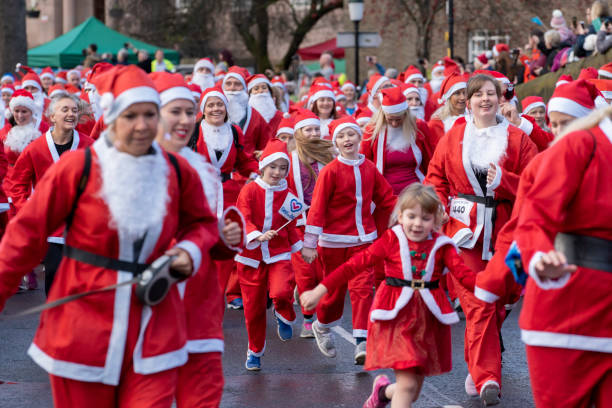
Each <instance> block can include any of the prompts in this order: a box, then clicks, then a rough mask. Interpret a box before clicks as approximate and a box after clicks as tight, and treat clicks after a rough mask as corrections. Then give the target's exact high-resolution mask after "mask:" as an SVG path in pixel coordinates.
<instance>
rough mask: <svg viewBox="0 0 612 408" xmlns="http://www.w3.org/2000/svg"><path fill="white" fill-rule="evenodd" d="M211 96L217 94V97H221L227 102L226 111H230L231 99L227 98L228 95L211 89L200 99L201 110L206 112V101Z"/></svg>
mask: <svg viewBox="0 0 612 408" xmlns="http://www.w3.org/2000/svg"><path fill="white" fill-rule="evenodd" d="M211 96H216V97H217V98H219V99H221V101H223V103H224V104H225V111H226V112H228V111H229V101H228V100H227V96H225V94H223V93H221V92H219V91H210V92H207V93H206V95H204V97H203V98H202V100H201V101H200V111H201V112H202V113H204V106H206V101H207V100H208V98H210V97H211Z"/></svg>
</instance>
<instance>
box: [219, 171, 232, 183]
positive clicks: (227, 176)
mask: <svg viewBox="0 0 612 408" xmlns="http://www.w3.org/2000/svg"><path fill="white" fill-rule="evenodd" d="M231 178H232V173H221V183H225V182H226V181H227V180H230V179H231Z"/></svg>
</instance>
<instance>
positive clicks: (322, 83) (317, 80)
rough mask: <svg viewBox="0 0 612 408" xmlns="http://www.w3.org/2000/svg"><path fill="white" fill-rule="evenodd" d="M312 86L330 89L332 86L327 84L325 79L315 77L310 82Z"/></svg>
mask: <svg viewBox="0 0 612 408" xmlns="http://www.w3.org/2000/svg"><path fill="white" fill-rule="evenodd" d="M312 86H324V87H326V88H329V89H332V88H333V86H332V84H331V82H329V81H328V80H327V79H325V77H317V78H315V79H314V80H313V81H312Z"/></svg>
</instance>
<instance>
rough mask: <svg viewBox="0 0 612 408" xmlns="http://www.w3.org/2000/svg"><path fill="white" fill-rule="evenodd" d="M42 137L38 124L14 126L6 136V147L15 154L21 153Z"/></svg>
mask: <svg viewBox="0 0 612 408" xmlns="http://www.w3.org/2000/svg"><path fill="white" fill-rule="evenodd" d="M38 137H40V132H39V131H38V129H37V128H36V124H34V123H28V124H27V125H23V126H13V127H12V128H11V130H9V132H8V134H7V135H6V140H5V141H4V145H5V146H7V147H8V148H9V149H11V150H12V151H14V152H17V153H21V152H23V149H25V148H26V147H28V145H29V144H30V143H32V141H34V140H36V139H38Z"/></svg>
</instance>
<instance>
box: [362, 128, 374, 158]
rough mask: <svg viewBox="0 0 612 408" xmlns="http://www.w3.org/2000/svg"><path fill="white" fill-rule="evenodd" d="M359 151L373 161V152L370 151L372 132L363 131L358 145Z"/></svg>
mask: <svg viewBox="0 0 612 408" xmlns="http://www.w3.org/2000/svg"><path fill="white" fill-rule="evenodd" d="M359 153H361V154H363V155H364V156H365V158H366V159H368V160H371V161H374V152H373V151H372V132H367V131H366V132H365V133H364V134H363V139H362V141H361V146H360V147H359Z"/></svg>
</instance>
